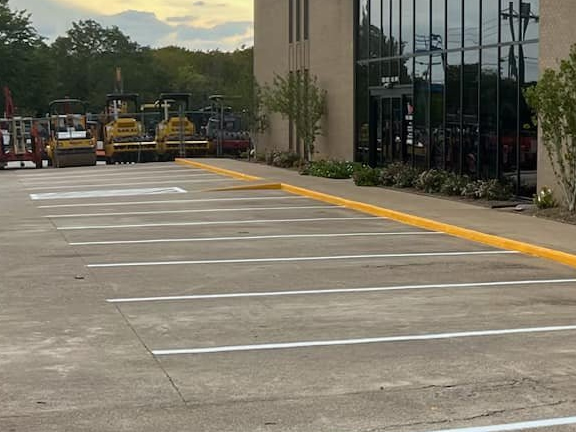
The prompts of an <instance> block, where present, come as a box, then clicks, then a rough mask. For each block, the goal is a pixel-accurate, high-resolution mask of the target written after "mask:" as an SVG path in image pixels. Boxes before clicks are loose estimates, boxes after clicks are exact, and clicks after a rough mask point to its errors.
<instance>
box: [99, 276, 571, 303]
mask: <svg viewBox="0 0 576 432" xmlns="http://www.w3.org/2000/svg"><path fill="white" fill-rule="evenodd" d="M568 283H576V279H549V280H524V281H506V282H471V283H459V284H435V285H400V286H391V287H370V288H336V289H317V290H300V291H268V292H266V291H265V292H244V293H228V294H195V295H181V296H164V297H132V298H117V299H108V300H106V301H107V302H108V303H146V302H163V301H180V300H212V299H230V298H250V297H285V296H300V295H326V294H359V293H373V292H389V291H406V290H433V289H470V288H493V287H508V286H525V285H528V286H531V285H553V284H568Z"/></svg>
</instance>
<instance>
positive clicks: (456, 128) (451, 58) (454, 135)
mask: <svg viewBox="0 0 576 432" xmlns="http://www.w3.org/2000/svg"><path fill="white" fill-rule="evenodd" d="M447 59H448V61H447V65H446V168H448V169H451V170H453V171H456V172H460V143H461V136H460V132H461V127H460V115H461V107H460V95H461V92H460V84H461V77H460V75H461V71H462V53H460V52H456V53H450V54H448V56H447Z"/></svg>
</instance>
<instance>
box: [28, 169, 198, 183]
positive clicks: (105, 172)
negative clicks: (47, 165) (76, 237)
mask: <svg viewBox="0 0 576 432" xmlns="http://www.w3.org/2000/svg"><path fill="white" fill-rule="evenodd" d="M192 171H203V172H206V171H204V170H202V169H197V168H179V167H174V168H167V167H164V168H139V169H136V168H129V167H126V166H123V167H122V168H118V169H113V168H111V167H110V168H100V169H96V170H95V171H87V172H86V173H83V174H79V173H78V172H72V173H70V174H68V175H57V174H56V173H54V174H52V173H50V174H31V173H22V174H19V175H18V179H19V180H23V181H26V180H32V181H49V180H59V179H63V180H73V179H85V178H90V177H94V178H98V179H102V178H106V177H114V176H125V175H126V174H127V173H128V172H130V173H142V174H143V173H163V172H166V173H174V172H182V173H185V172H192Z"/></svg>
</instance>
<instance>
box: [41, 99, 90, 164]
mask: <svg viewBox="0 0 576 432" xmlns="http://www.w3.org/2000/svg"><path fill="white" fill-rule="evenodd" d="M49 125H50V131H49V134H50V138H49V142H48V146H47V154H48V159H49V163H50V164H51V165H53V166H54V167H56V168H64V167H70V166H89V165H96V161H97V156H96V139H95V138H94V136H93V135H92V133H91V131H90V130H89V129H88V128H87V123H86V104H85V103H84V102H82V101H81V100H78V99H59V100H55V101H52V102H50V123H49Z"/></svg>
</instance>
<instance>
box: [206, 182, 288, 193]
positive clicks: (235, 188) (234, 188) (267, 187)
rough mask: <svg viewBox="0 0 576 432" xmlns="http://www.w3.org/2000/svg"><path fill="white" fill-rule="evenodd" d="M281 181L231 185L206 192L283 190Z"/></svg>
mask: <svg viewBox="0 0 576 432" xmlns="http://www.w3.org/2000/svg"><path fill="white" fill-rule="evenodd" d="M281 189H282V184H281V183H260V184H251V185H246V186H231V187H224V188H217V189H208V190H207V191H205V192H228V191H243V190H281Z"/></svg>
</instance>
